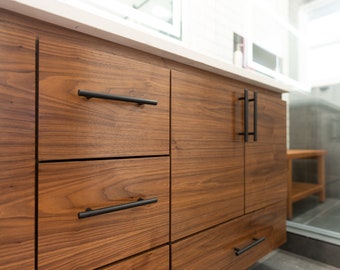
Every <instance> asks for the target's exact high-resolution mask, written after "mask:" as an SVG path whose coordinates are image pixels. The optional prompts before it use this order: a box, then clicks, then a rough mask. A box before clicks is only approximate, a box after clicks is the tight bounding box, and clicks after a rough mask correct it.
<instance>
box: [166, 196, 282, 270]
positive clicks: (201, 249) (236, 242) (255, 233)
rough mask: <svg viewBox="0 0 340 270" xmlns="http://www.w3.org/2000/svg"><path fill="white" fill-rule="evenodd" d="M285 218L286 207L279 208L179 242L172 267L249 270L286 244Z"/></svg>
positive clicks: (242, 218) (249, 216) (260, 212)
mask: <svg viewBox="0 0 340 270" xmlns="http://www.w3.org/2000/svg"><path fill="white" fill-rule="evenodd" d="M285 214H286V208H285V204H284V203H281V204H277V205H274V206H272V207H269V208H267V209H264V210H260V211H258V212H254V213H252V214H249V215H246V216H244V217H241V218H238V219H235V220H234V221H231V222H228V223H225V224H223V225H220V226H217V227H215V228H213V229H210V230H207V231H205V232H202V233H200V234H197V235H195V236H192V237H190V238H187V239H185V240H182V241H179V242H178V243H176V244H174V245H173V246H172V267H173V269H185V270H187V269H211V270H215V269H221V270H222V269H223V270H225V269H237V270H238V269H247V267H249V266H251V265H252V264H254V263H255V262H256V261H258V260H259V259H260V258H261V257H263V256H264V255H266V254H267V253H269V252H270V251H271V250H273V249H275V248H277V247H278V246H280V245H281V244H283V243H284V241H285V237H286V230H285ZM254 239H257V241H256V240H254ZM237 250H238V253H240V254H239V255H236V251H237Z"/></svg>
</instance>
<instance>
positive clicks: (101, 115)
mask: <svg viewBox="0 0 340 270" xmlns="http://www.w3.org/2000/svg"><path fill="white" fill-rule="evenodd" d="M102 43H103V44H102ZM39 47H40V55H39V57H40V58H39V61H40V67H39V68H40V73H39V76H40V78H39V79H40V82H39V91H40V95H39V160H61V159H79V158H101V157H126V156H145V155H166V154H169V91H170V90H169V89H170V71H169V70H168V69H165V68H161V67H158V66H153V65H150V64H147V63H142V62H137V61H134V60H131V59H128V58H124V57H120V56H117V55H114V51H110V47H109V46H108V45H107V43H104V42H102V41H100V40H98V43H95V44H93V43H91V42H89V43H86V44H83V43H80V42H77V40H76V39H74V40H66V39H60V40H58V39H57V38H56V39H53V38H51V37H45V36H42V37H41V39H40V45H39ZM79 89H81V90H86V91H91V92H94V93H96V94H107V95H119V96H124V97H129V98H142V99H148V100H155V101H157V102H158V103H157V105H148V104H145V105H138V104H137V103H135V102H123V101H117V100H107V99H100V98H90V99H87V98H86V97H84V96H78V90H79Z"/></svg>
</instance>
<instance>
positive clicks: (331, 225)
mask: <svg viewBox="0 0 340 270" xmlns="http://www.w3.org/2000/svg"><path fill="white" fill-rule="evenodd" d="M293 207H294V212H293V213H294V217H293V219H292V221H293V222H296V223H300V224H306V225H309V226H313V227H318V228H320V229H325V230H330V231H333V232H336V233H340V199H337V198H327V199H326V201H325V202H323V203H319V201H318V198H317V197H314V196H311V197H308V198H306V199H304V200H301V201H298V202H296V203H294V206H293Z"/></svg>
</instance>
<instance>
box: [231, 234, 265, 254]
mask: <svg viewBox="0 0 340 270" xmlns="http://www.w3.org/2000/svg"><path fill="white" fill-rule="evenodd" d="M264 240H266V238H265V237H261V238H259V239H256V238H254V239H253V241H254V242H253V243H251V244H250V245H248V246H246V247H244V248H234V250H235V255H236V256H239V255H241V254H242V253H244V252H246V251H248V250H249V249H251V248H253V247H255V246H256V245H258V244H260V243H261V242H263V241H264Z"/></svg>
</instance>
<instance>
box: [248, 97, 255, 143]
mask: <svg viewBox="0 0 340 270" xmlns="http://www.w3.org/2000/svg"><path fill="white" fill-rule="evenodd" d="M251 101H253V102H254V118H253V124H254V126H253V132H250V133H249V135H253V136H254V142H256V141H257V93H256V92H254V98H252V99H249V102H251Z"/></svg>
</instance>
